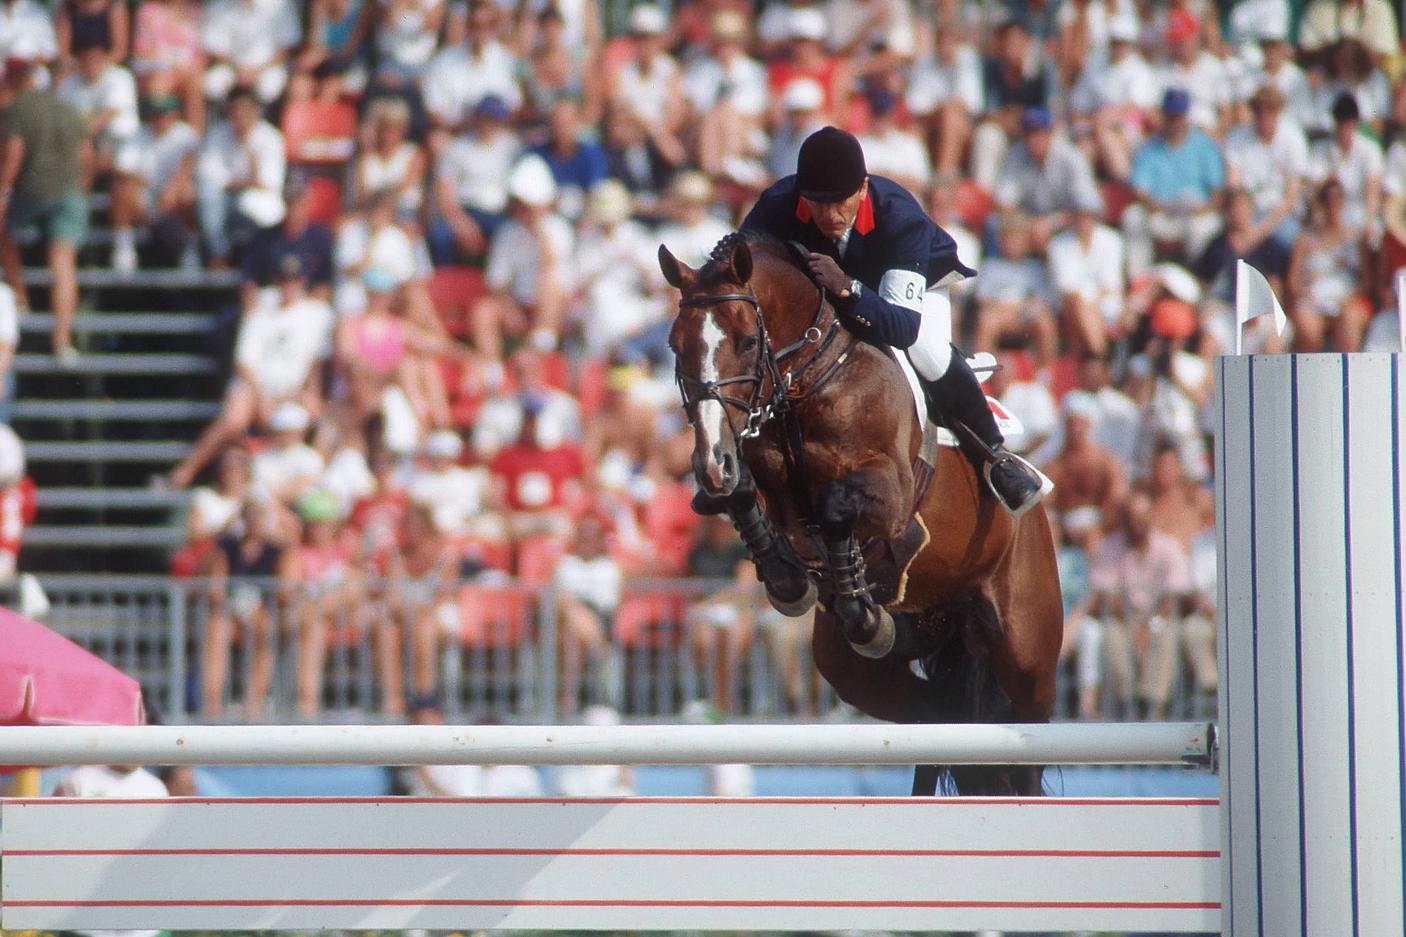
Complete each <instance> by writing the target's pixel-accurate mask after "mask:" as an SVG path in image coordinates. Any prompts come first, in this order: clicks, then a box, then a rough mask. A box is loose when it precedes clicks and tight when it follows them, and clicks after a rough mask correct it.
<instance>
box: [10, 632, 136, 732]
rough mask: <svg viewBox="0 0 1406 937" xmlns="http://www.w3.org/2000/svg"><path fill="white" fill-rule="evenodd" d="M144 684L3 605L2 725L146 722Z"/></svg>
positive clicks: (129, 723) (122, 724)
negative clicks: (143, 704) (142, 686)
mask: <svg viewBox="0 0 1406 937" xmlns="http://www.w3.org/2000/svg"><path fill="white" fill-rule="evenodd" d="M145 721H146V715H145V713H144V712H143V710H142V688H141V685H140V684H138V683H137V681H136V680H134V679H132V678H131V677H129V676H127V675H126V674H125V673H123V672H122V671H120V670H118V669H117V668H116V667H114V666H112V665H111V664H109V663H108V662H107V661H105V660H103V659H102V658H100V657H97V656H96V655H94V654H91V653H89V652H88V651H86V650H84V649H83V648H81V647H79V646H78V645H76V644H74V643H73V642H72V641H70V640H68V639H67V638H65V637H63V636H62V635H59V634H56V633H54V632H53V631H50V630H49V629H48V628H46V627H44V626H43V625H41V624H39V622H37V621H31V620H30V619H28V618H25V617H24V616H23V615H19V614H16V613H15V612H12V611H9V610H8V609H0V725H11V726H13V725H36V726H52V725H120V726H128V725H141V724H142V723H144V722H145Z"/></svg>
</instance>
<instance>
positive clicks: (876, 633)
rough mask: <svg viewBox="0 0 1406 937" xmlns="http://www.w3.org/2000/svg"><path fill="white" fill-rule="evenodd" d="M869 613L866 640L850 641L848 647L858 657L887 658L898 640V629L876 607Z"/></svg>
mask: <svg viewBox="0 0 1406 937" xmlns="http://www.w3.org/2000/svg"><path fill="white" fill-rule="evenodd" d="M870 612H871V614H870V616H869V618H868V620H867V621H866V622H865V625H866V628H865V631H866V632H867V633H868V635H869V637H868V639H867V640H865V641H863V642H856V641H853V640H851V641H850V642H849V646H850V647H852V648H854V653H856V654H858V655H859V656H860V657H867V658H869V659H870V660H880V659H881V658H884V657H887V656H888V655H889V652H890V651H892V650H893V646H894V644H895V643H896V642H897V640H898V627H897V626H896V625H895V624H894V622H893V616H892V615H890V614H889V613H888V612H887V611H885V610H884V609H882V608H880V607H878V606H877V605H876V606H874V607H873V608H872V609H871V610H870ZM846 637H848V633H846Z"/></svg>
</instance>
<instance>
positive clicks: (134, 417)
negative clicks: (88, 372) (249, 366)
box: [12, 398, 220, 423]
mask: <svg viewBox="0 0 1406 937" xmlns="http://www.w3.org/2000/svg"><path fill="white" fill-rule="evenodd" d="M12 412H13V414H14V417H15V419H22V420H130V421H137V422H145V421H151V422H153V423H178V422H182V421H185V420H213V419H214V418H215V417H216V416H218V415H219V412H220V405H219V404H218V403H216V402H215V401H206V400H81V399H80V400H36V399H34V398H27V399H20V400H16V401H15V402H14V409H13V411H12Z"/></svg>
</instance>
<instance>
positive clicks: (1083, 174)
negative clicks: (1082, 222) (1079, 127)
mask: <svg viewBox="0 0 1406 937" xmlns="http://www.w3.org/2000/svg"><path fill="white" fill-rule="evenodd" d="M1020 129H1021V139H1020V141H1019V142H1017V143H1016V144H1015V145H1014V146H1012V147H1011V148H1010V149H1009V150H1008V151H1006V156H1005V159H1004V160H1002V161H1001V171H1000V173H999V174H998V175H997V177H996V188H995V190H994V191H993V193H992V194H993V196H994V198H995V200H996V204H997V205H998V206H1000V207H1001V208H1002V209H1013V210H1016V211H1020V212H1021V213H1023V214H1025V215H1026V216H1027V218H1028V219H1029V221H1030V236H1031V238H1032V239H1033V241H1034V249H1035V250H1036V251H1043V250H1044V248H1045V245H1046V244H1048V243H1049V240H1050V238H1051V237H1053V236H1054V235H1055V233H1056V232H1058V231H1060V230H1062V229H1063V228H1064V227H1065V226H1066V225H1067V224H1068V223H1069V220H1070V218H1071V216H1072V213H1073V211H1074V208H1075V206H1076V205H1077V204H1079V203H1080V202H1081V201H1087V200H1089V199H1092V198H1094V197H1096V196H1097V192H1098V188H1097V185H1096V184H1095V182H1094V174H1093V169H1092V167H1090V166H1089V161H1088V158H1087V157H1085V156H1084V154H1083V153H1081V152H1079V148H1078V147H1076V146H1075V145H1074V144H1072V143H1070V142H1069V140H1067V139H1066V138H1065V137H1064V136H1062V135H1059V134H1057V133H1056V132H1055V130H1054V126H1053V121H1052V118H1051V115H1050V112H1049V111H1047V110H1046V109H1045V108H1043V107H1031V108H1026V110H1025V113H1024V114H1023V115H1022V116H1021V119H1020Z"/></svg>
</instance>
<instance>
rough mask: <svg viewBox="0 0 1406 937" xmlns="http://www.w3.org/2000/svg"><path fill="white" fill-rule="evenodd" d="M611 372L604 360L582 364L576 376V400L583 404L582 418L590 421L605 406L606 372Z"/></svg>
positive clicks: (588, 359) (591, 360)
mask: <svg viewBox="0 0 1406 937" xmlns="http://www.w3.org/2000/svg"><path fill="white" fill-rule="evenodd" d="M607 370H609V366H608V365H607V364H606V362H605V359H604V358H587V359H586V360H585V361H583V362H581V370H580V371H579V372H578V373H577V376H576V399H577V400H578V401H580V404H581V416H582V417H584V418H586V419H590V418H591V417H593V416H595V415H596V414H597V413H599V412H600V408H601V407H602V406H603V405H604V404H605V372H606V371H607Z"/></svg>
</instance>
